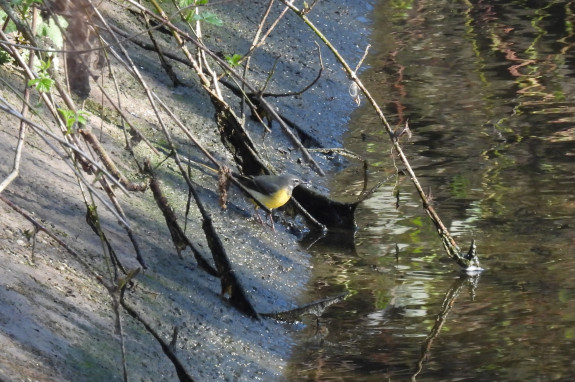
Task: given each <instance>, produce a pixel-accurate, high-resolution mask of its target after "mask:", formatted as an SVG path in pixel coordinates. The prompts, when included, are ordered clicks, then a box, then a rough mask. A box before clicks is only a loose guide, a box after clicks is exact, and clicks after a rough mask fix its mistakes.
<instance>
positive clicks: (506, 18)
mask: <svg viewBox="0 0 575 382" xmlns="http://www.w3.org/2000/svg"><path fill="white" fill-rule="evenodd" d="M371 16H372V21H373V23H374V30H375V32H374V35H373V41H372V42H371V43H372V45H373V46H372V49H371V51H370V56H369V57H368V59H367V60H366V64H367V65H368V68H366V70H365V71H364V72H363V73H362V76H361V78H362V80H363V81H364V83H365V84H366V85H367V86H368V88H369V89H370V90H371V91H372V94H374V95H376V97H377V99H378V102H380V105H381V106H382V107H383V108H384V110H385V113H386V116H387V117H388V120H390V121H393V122H392V123H393V126H394V127H399V126H403V125H404V124H405V122H406V121H409V126H410V128H411V130H412V132H413V136H412V138H411V139H410V140H407V137H404V138H402V142H403V143H402V146H403V148H404V151H405V152H406V154H407V156H408V158H409V159H410V161H411V165H412V166H413V168H414V171H415V173H416V174H417V175H418V177H419V180H420V182H421V184H422V185H423V187H424V188H425V189H426V190H430V191H431V194H432V195H433V205H434V208H435V209H436V211H437V212H438V214H439V216H440V217H441V219H442V220H443V222H444V223H445V225H446V227H447V228H448V229H449V230H450V232H451V233H452V235H453V236H454V237H455V239H456V241H457V242H458V244H459V245H460V246H461V247H462V248H465V249H467V248H468V246H469V244H470V242H471V240H472V239H475V240H476V241H477V245H478V251H479V258H480V261H481V265H482V266H483V267H484V268H485V269H486V270H485V272H483V273H482V274H481V275H480V276H476V277H467V276H465V275H462V274H461V273H460V272H459V270H458V268H457V266H456V265H455V264H454V263H453V262H452V261H451V260H450V259H449V258H447V256H446V255H445V252H444V250H443V248H442V246H441V243H440V241H439V238H438V236H437V234H436V232H435V229H434V227H433V224H432V223H431V221H430V220H429V219H428V217H427V216H426V214H425V212H424V211H423V209H422V207H421V201H420V200H419V198H418V196H417V195H416V194H415V192H414V189H413V186H412V184H411V182H410V180H409V179H407V178H406V177H403V176H400V177H395V176H394V174H395V168H394V157H393V156H392V155H391V152H390V145H389V143H388V140H387V137H386V134H385V133H384V132H383V129H382V127H381V125H380V123H379V120H378V119H377V117H375V115H374V113H373V112H372V111H371V109H370V107H369V106H368V105H367V104H366V102H363V104H362V106H361V107H360V108H358V109H357V111H356V113H355V114H354V115H353V120H352V122H351V123H350V126H349V128H350V132H349V135H348V137H347V140H346V142H345V145H346V148H348V149H350V150H352V151H354V152H356V153H358V154H360V155H362V156H363V157H365V158H366V159H368V161H369V163H370V167H369V169H368V179H369V185H370V186H373V185H375V184H377V183H378V182H380V181H383V180H386V179H387V181H386V182H385V183H384V184H383V186H382V187H381V188H380V189H379V190H378V191H377V192H376V193H375V194H374V195H372V196H371V197H370V198H369V199H367V200H366V201H365V202H363V203H362V204H361V206H360V208H359V209H358V211H357V214H356V218H357V221H358V224H359V226H360V228H359V231H358V232H357V233H356V234H355V235H351V234H350V235H347V241H345V238H344V237H343V236H344V235H338V239H339V240H340V241H338V243H337V244H334V242H333V239H330V238H328V239H326V240H324V241H323V242H322V243H319V244H317V245H316V246H314V247H313V248H312V251H313V253H314V258H315V278H314V280H313V281H312V283H311V284H310V289H309V290H310V292H309V296H308V300H313V299H319V298H323V297H326V296H329V295H336V294H338V293H340V292H342V291H348V292H350V297H348V298H347V300H346V301H344V302H343V303H340V304H338V305H336V306H333V307H332V308H330V309H329V310H328V311H327V312H326V313H325V315H324V316H323V317H322V318H321V320H320V324H319V326H317V325H316V324H315V322H314V321H313V320H310V321H309V322H306V323H307V325H306V326H305V328H304V329H302V330H301V331H300V332H299V333H298V334H297V341H298V342H297V343H296V345H295V347H294V349H293V350H294V353H293V358H292V360H291V363H290V367H289V372H288V379H289V380H294V381H295V380H302V381H303V380H316V381H387V380H390V381H403V380H417V381H552V380H557V381H570V380H573V378H574V377H575V346H574V345H575V344H574V342H575V277H573V273H574V271H575V192H574V184H575V158H574V157H575V125H574V122H575V114H574V112H575V104H574V102H573V99H574V96H575V94H574V93H575V73H574V70H575V35H574V31H573V26H574V25H575V4H574V3H573V2H567V1H549V2H543V1H434V2H428V1H420V2H410V1H404V2H400V1H383V0H382V1H379V2H377V3H376V4H375V9H374V13H373V14H372V15H371ZM395 165H397V166H398V167H400V168H401V163H399V161H398V160H397V158H395ZM362 182H363V169H362V167H361V164H360V163H353V162H351V163H350V166H349V167H348V168H347V169H346V170H345V171H343V172H342V173H341V174H339V175H338V178H337V179H336V181H335V184H334V190H335V191H334V194H333V195H332V196H333V197H334V198H337V199H340V200H353V199H354V198H356V197H357V196H358V195H359V194H360V193H361V190H362V186H363V183H362ZM396 205H397V206H398V207H396Z"/></svg>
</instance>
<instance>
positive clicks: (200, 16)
mask: <svg viewBox="0 0 575 382" xmlns="http://www.w3.org/2000/svg"><path fill="white" fill-rule="evenodd" d="M192 20H193V21H205V22H206V23H208V24H212V25H215V26H217V27H221V26H222V25H224V22H223V21H222V20H221V19H220V18H219V17H218V15H216V14H215V13H212V12H202V13H196V14H194V15H193V16H192Z"/></svg>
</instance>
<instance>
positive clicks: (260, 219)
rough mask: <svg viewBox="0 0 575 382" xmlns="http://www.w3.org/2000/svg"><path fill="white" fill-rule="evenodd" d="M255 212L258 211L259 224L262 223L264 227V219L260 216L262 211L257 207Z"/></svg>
mask: <svg viewBox="0 0 575 382" xmlns="http://www.w3.org/2000/svg"><path fill="white" fill-rule="evenodd" d="M255 211H256V216H257V217H258V222H260V224H261V225H264V221H263V220H262V217H261V216H260V211H259V209H258V208H257V207H256V208H255Z"/></svg>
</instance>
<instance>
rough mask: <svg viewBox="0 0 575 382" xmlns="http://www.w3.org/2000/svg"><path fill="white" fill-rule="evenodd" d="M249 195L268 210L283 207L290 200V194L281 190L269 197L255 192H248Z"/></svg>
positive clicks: (286, 190) (285, 190)
mask: <svg viewBox="0 0 575 382" xmlns="http://www.w3.org/2000/svg"><path fill="white" fill-rule="evenodd" d="M250 194H252V195H253V196H254V197H255V198H256V199H257V200H258V201H259V202H260V203H261V204H263V205H264V206H266V207H267V208H269V209H270V210H273V209H274V208H279V207H281V206H283V205H284V204H286V203H287V202H288V200H289V199H290V198H291V192H289V191H288V189H281V190H279V191H276V192H275V193H273V194H271V195H264V194H262V193H259V192H257V191H254V190H250Z"/></svg>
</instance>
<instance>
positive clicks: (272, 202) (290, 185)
mask: <svg viewBox="0 0 575 382" xmlns="http://www.w3.org/2000/svg"><path fill="white" fill-rule="evenodd" d="M237 179H238V181H239V182H240V183H241V184H242V185H243V186H244V187H245V188H246V191H247V192H248V193H249V194H250V196H251V197H252V199H255V200H257V201H258V202H259V203H261V204H262V205H264V206H265V207H266V208H267V209H269V210H270V221H271V225H272V229H273V230H274V231H275V227H274V221H273V217H272V210H274V209H276V208H279V207H281V206H283V205H284V204H286V203H287V202H288V201H289V200H290V198H291V195H292V192H293V190H294V188H296V187H297V186H299V185H300V184H301V183H302V182H301V180H300V179H299V178H297V177H296V176H293V175H290V174H283V175H259V176H255V177H253V178H247V177H237ZM254 204H255V205H256V209H257V207H258V205H257V203H254ZM258 217H259V214H258ZM260 221H261V218H260Z"/></svg>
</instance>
